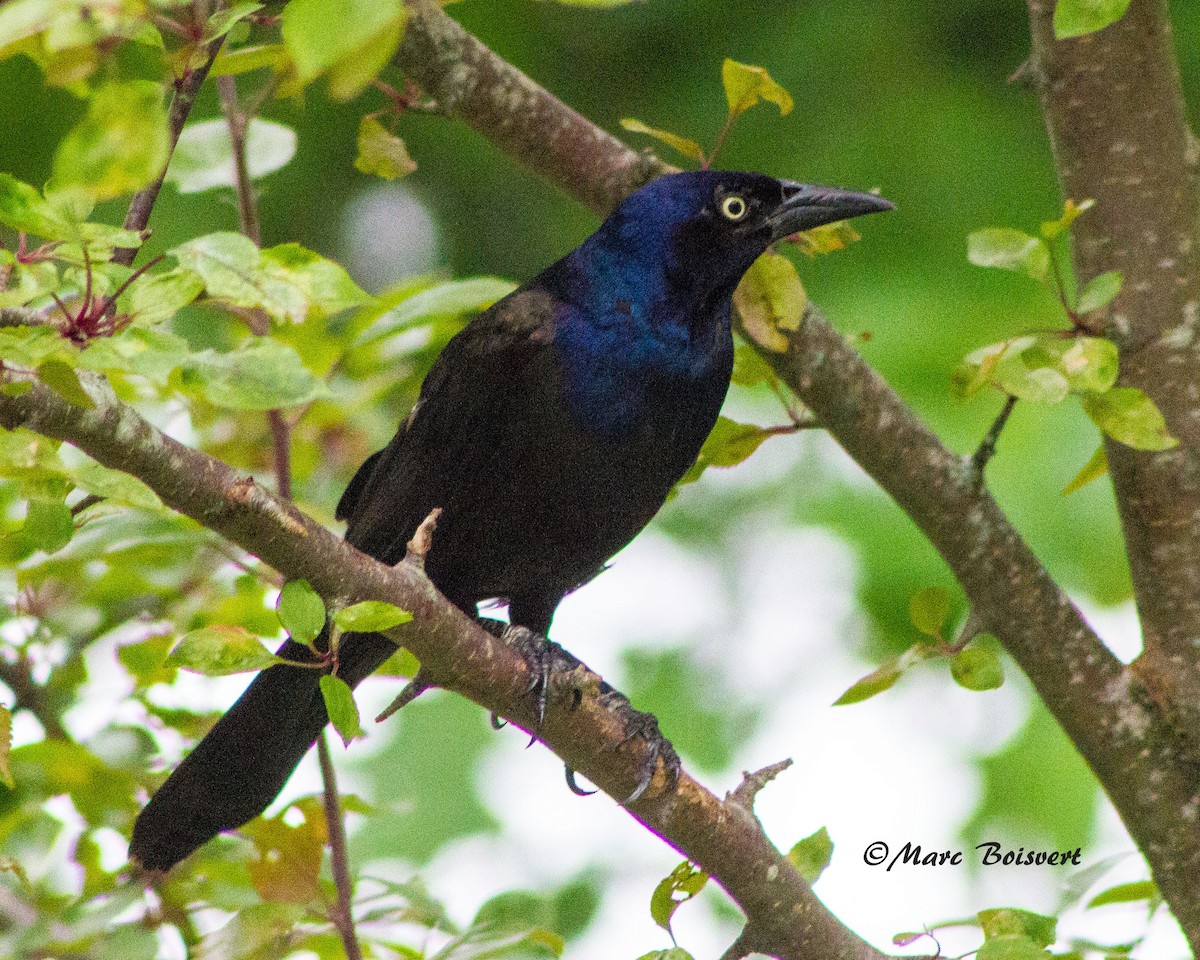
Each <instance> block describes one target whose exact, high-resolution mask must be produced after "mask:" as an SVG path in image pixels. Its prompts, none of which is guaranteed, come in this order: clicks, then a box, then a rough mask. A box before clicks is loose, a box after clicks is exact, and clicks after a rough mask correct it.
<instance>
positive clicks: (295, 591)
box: [275, 580, 325, 644]
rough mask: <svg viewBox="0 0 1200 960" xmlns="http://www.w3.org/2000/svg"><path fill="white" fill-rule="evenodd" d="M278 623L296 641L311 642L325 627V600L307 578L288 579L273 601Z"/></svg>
mask: <svg viewBox="0 0 1200 960" xmlns="http://www.w3.org/2000/svg"><path fill="white" fill-rule="evenodd" d="M275 613H276V615H277V616H278V617H279V623H280V624H281V625H282V626H283V629H284V630H286V631H287V632H288V634H289V635H290V636H291V638H292V639H293V640H295V641H296V642H297V643H303V644H311V643H312V641H313V640H315V639H316V638H317V635H318V634H319V633H320V632H321V631H322V630H324V629H325V601H324V600H322V599H321V598H320V597H319V596H318V595H317V591H315V590H314V589H313V588H312V587H310V586H309V585H308V581H307V580H289V581H288V582H287V583H285V584H284V585H283V589H282V590H280V591H279V600H278V601H276V603H275Z"/></svg>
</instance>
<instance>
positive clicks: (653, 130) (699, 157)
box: [620, 117, 704, 163]
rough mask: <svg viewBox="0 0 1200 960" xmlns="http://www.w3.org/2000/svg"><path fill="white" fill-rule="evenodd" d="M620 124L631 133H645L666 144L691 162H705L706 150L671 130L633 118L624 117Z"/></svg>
mask: <svg viewBox="0 0 1200 960" xmlns="http://www.w3.org/2000/svg"><path fill="white" fill-rule="evenodd" d="M620 122H621V126H622V127H624V128H625V129H626V130H628V131H629V132H630V133H644V134H645V135H646V136H648V137H653V138H654V139H655V140H659V141H661V142H662V143H665V144H666V145H667V146H668V147H670V148H671V149H673V150H678V151H679V152H680V153H682V154H683V155H684V156H685V157H687V158H688V159H689V160H695V161H697V162H698V163H703V162H704V150H703V149H702V148H701V147H700V144H698V143H697V142H696V141H695V140H689V139H688V138H687V137H681V136H680V135H679V134H677V133H671V131H670V130H659V129H658V128H657V127H651V126H647V125H646V124H644V123H642V121H641V120H635V119H634V118H633V117H623V118H622V119H621V121H620Z"/></svg>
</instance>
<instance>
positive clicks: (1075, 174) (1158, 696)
mask: <svg viewBox="0 0 1200 960" xmlns="http://www.w3.org/2000/svg"><path fill="white" fill-rule="evenodd" d="M1029 18H1030V25H1031V30H1032V36H1033V55H1032V64H1033V67H1034V70H1033V75H1034V77H1035V79H1036V82H1037V88H1038V92H1039V95H1040V98H1041V104H1042V110H1043V112H1044V114H1045V117H1046V125H1047V129H1048V131H1049V135H1050V141H1051V145H1052V146H1053V148H1054V159H1055V167H1056V169H1057V172H1058V175H1059V179H1060V181H1061V183H1062V189H1063V193H1064V194H1065V195H1066V196H1068V197H1074V198H1076V199H1082V198H1085V197H1090V198H1094V199H1095V200H1096V207H1095V209H1094V210H1093V211H1092V212H1091V213H1089V214H1088V216H1086V217H1084V218H1083V219H1081V220H1080V221H1079V223H1078V224H1077V225H1076V227H1075V240H1076V242H1075V250H1074V254H1075V263H1076V267H1077V272H1078V275H1079V277H1080V278H1081V281H1086V280H1088V279H1090V278H1091V277H1094V276H1096V275H1098V274H1100V273H1102V272H1104V271H1106V270H1120V271H1121V272H1122V273H1123V274H1124V278H1125V283H1124V287H1123V288H1122V291H1121V293H1120V295H1119V296H1118V297H1117V298H1116V299H1115V300H1114V301H1113V303H1112V305H1111V307H1110V308H1109V311H1108V315H1107V318H1106V319H1107V325H1106V326H1107V330H1106V332H1107V334H1108V335H1109V336H1110V337H1112V338H1113V339H1114V340H1115V341H1116V342H1117V344H1118V346H1119V348H1120V351H1121V383H1122V384H1123V385H1126V386H1134V387H1138V388H1140V389H1141V390H1143V391H1144V392H1145V393H1146V394H1148V395H1149V396H1150V397H1151V398H1152V399H1153V400H1154V401H1155V403H1156V404H1157V405H1158V407H1159V409H1160V410H1161V411H1162V412H1163V415H1164V416H1165V417H1166V420H1167V425H1168V427H1169V428H1170V430H1171V432H1172V433H1173V434H1174V435H1175V436H1176V437H1178V438H1179V440H1180V445H1179V446H1178V447H1176V448H1175V449H1172V450H1167V451H1163V452H1160V453H1149V452H1145V451H1139V450H1133V449H1131V448H1129V447H1126V446H1124V445H1122V444H1120V443H1116V442H1113V441H1111V440H1109V441H1106V443H1107V453H1108V463H1109V469H1110V471H1111V473H1112V478H1113V486H1114V489H1115V491H1116V496H1117V505H1118V508H1119V510H1120V514H1121V522H1122V527H1123V529H1124V533H1125V542H1126V547H1127V553H1128V556H1129V564H1130V569H1131V572H1132V575H1133V586H1134V594H1135V599H1136V601H1137V607H1138V614H1139V617H1140V619H1141V624H1142V632H1143V642H1144V653H1143V654H1142V656H1141V657H1140V658H1139V659H1138V660H1137V662H1136V663H1135V664H1134V667H1133V669H1134V672H1135V673H1136V675H1137V677H1138V679H1139V680H1140V681H1141V683H1142V684H1143V685H1144V686H1145V688H1146V689H1147V690H1148V691H1149V693H1150V695H1151V696H1152V697H1153V700H1154V702H1155V705H1156V706H1157V707H1158V709H1159V710H1160V711H1161V712H1162V714H1163V715H1164V716H1165V717H1166V718H1167V720H1168V722H1169V723H1170V724H1171V726H1172V727H1173V728H1174V730H1175V731H1176V734H1177V736H1179V737H1180V739H1181V740H1182V741H1183V742H1184V743H1185V744H1186V748H1187V749H1188V751H1189V752H1190V753H1192V754H1193V755H1194V756H1197V757H1200V733H1197V731H1198V730H1200V657H1197V649H1196V637H1197V636H1200V591H1198V590H1197V584H1198V583H1200V417H1197V400H1196V392H1195V391H1196V384H1197V383H1198V382H1200V339H1198V338H1197V334H1198V333H1200V330H1198V329H1197V327H1198V325H1200V245H1198V244H1197V242H1196V241H1197V235H1196V224H1197V213H1198V212H1200V195H1198V192H1197V183H1196V160H1197V157H1196V141H1195V138H1194V137H1193V135H1192V133H1191V130H1190V129H1189V128H1188V124H1187V119H1186V114H1185V104H1184V99H1183V91H1182V87H1181V84H1180V79H1179V68H1178V64H1177V63H1176V60H1175V52H1174V49H1173V47H1172V43H1171V25H1170V15H1169V13H1168V10H1167V5H1166V3H1165V2H1164V0H1133V3H1131V4H1130V7H1129V10H1128V12H1127V13H1126V14H1125V16H1124V17H1123V18H1122V19H1121V20H1119V21H1118V22H1116V23H1114V24H1113V25H1111V26H1109V27H1106V28H1105V29H1104V30H1101V31H1099V32H1098V33H1093V34H1088V35H1086V36H1083V37H1079V38H1075V39H1072V40H1063V41H1059V40H1056V39H1055V38H1054V27H1053V4H1052V3H1049V2H1047V0H1030V2H1029ZM1188 809H1194V807H1180V808H1179V810H1178V814H1177V815H1180V816H1182V815H1184V814H1185V813H1186V811H1187V810H1188ZM1121 812H1122V814H1123V816H1124V817H1125V822H1126V825H1127V826H1128V827H1129V828H1130V830H1131V832H1132V833H1133V834H1134V836H1135V837H1136V838H1138V839H1139V841H1140V842H1141V843H1142V849H1143V851H1144V852H1145V853H1146V855H1147V858H1148V859H1149V860H1150V863H1151V866H1152V868H1153V871H1154V876H1155V879H1156V880H1157V881H1158V884H1159V887H1160V888H1161V889H1162V890H1163V893H1164V895H1165V896H1166V897H1167V900H1168V901H1169V902H1170V904H1171V907H1172V909H1173V910H1174V911H1175V916H1176V917H1177V919H1178V920H1179V922H1180V923H1181V924H1182V925H1183V927H1184V930H1185V932H1186V933H1187V934H1188V938H1189V940H1190V941H1191V944H1192V947H1193V949H1194V950H1200V889H1197V887H1196V884H1195V877H1196V875H1197V868H1198V867H1200V855H1198V854H1197V840H1196V838H1195V836H1194V834H1195V830H1194V829H1193V831H1191V833H1192V836H1191V837H1190V838H1189V841H1188V843H1187V844H1186V846H1185V847H1183V848H1179V847H1176V846H1175V845H1174V844H1171V843H1167V844H1165V845H1164V844H1163V843H1162V839H1163V838H1162V837H1161V836H1152V835H1150V834H1155V833H1157V831H1155V830H1153V829H1152V830H1146V829H1145V827H1144V826H1143V825H1141V824H1139V823H1138V817H1137V816H1136V815H1135V816H1130V815H1129V813H1130V811H1127V810H1122V811H1121ZM1139 834H1140V835H1139Z"/></svg>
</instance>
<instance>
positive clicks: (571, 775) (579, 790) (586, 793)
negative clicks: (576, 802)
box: [563, 765, 596, 797]
mask: <svg viewBox="0 0 1200 960" xmlns="http://www.w3.org/2000/svg"><path fill="white" fill-rule="evenodd" d="M563 770H564V771H565V773H566V775H567V786H568V787H569V788H570V789H571V792H572V793H573V794H575V796H577V797H590V796H591V795H592V794H594V793H595V792H596V791H595V790H585V789H584V788H583V787H581V786H580V785H579V784H578V783H576V782H575V771H574V770H573V769H571V768H570V767H568V766H565V765H564V766H563Z"/></svg>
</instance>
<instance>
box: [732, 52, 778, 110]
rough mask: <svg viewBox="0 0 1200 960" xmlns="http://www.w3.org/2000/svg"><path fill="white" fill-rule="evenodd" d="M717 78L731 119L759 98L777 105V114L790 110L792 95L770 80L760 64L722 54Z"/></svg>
mask: <svg viewBox="0 0 1200 960" xmlns="http://www.w3.org/2000/svg"><path fill="white" fill-rule="evenodd" d="M721 82H722V84H723V85H724V87H725V99H726V100H727V101H728V102H729V116H730V118H731V119H732V118H734V117H737V116H738V115H740V114H743V113H745V112H746V111H747V110H749V109H750V108H751V107H753V106H754V105H755V104H756V103H760V102H761V101H763V100H767V101H769V102H771V103H773V104H775V105H776V106H777V107H779V112H780V113H781V114H788V113H791V112H792V107H793V106H794V104H793V102H792V95H791V94H790V93H788V92H787V90H785V89H784V88H783V87H781V86H780V85H779V84H778V83H776V82H775V81H774V80H772V79H771V75H770V74H769V73H767V71H766V68H764V67H755V66H751V65H750V64H747V63H738V62H737V61H736V60H730V59H728V58H726V60H725V62H724V63H723V64H722V65H721Z"/></svg>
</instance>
